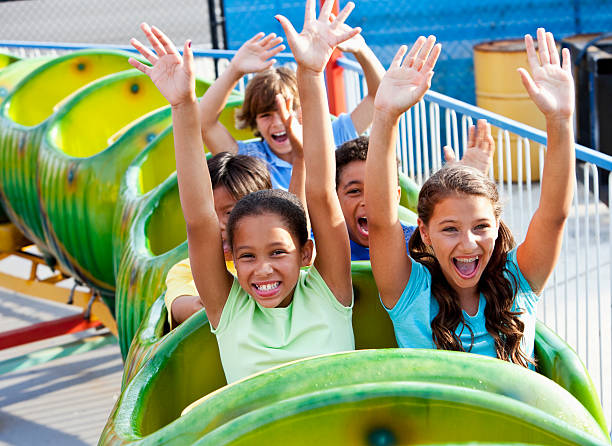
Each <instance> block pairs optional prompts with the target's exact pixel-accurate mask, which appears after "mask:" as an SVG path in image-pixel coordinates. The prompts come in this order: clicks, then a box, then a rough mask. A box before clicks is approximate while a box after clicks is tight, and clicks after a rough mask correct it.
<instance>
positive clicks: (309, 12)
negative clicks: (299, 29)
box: [304, 0, 317, 26]
mask: <svg viewBox="0 0 612 446" xmlns="http://www.w3.org/2000/svg"><path fill="white" fill-rule="evenodd" d="M316 19H317V6H316V4H315V0H306V9H305V11H304V26H306V24H307V23H310V22H312V21H313V20H316Z"/></svg>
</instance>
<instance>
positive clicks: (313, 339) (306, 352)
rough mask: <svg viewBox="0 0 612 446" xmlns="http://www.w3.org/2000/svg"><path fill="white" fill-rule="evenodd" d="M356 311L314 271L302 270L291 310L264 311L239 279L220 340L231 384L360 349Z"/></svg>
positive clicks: (223, 315) (222, 323)
mask: <svg viewBox="0 0 612 446" xmlns="http://www.w3.org/2000/svg"><path fill="white" fill-rule="evenodd" d="M352 314H353V308H352V305H351V306H350V307H345V306H344V305H342V304H341V303H340V302H338V300H337V299H336V297H335V296H334V295H333V293H332V292H331V290H330V289H329V287H328V286H327V284H326V283H325V281H324V280H323V278H322V277H321V275H320V274H319V272H318V271H317V270H316V268H315V267H311V268H310V269H309V270H308V271H301V272H300V277H299V279H298V282H297V284H296V287H295V291H294V293H293V300H292V301H291V303H290V304H289V306H287V307H286V308H264V307H262V306H261V305H259V304H258V303H257V302H256V301H255V300H254V299H253V298H251V297H250V296H249V295H248V294H247V292H246V291H244V290H243V289H242V287H241V286H240V284H239V283H238V280H237V279H236V278H234V283H233V284H232V288H231V291H230V293H229V296H228V298H227V302H226V303H225V306H224V307H223V312H222V313H221V318H220V320H219V325H218V326H217V328H216V329H212V332H213V333H214V334H215V335H216V336H217V342H218V344H219V352H220V355H221V363H222V364H223V371H224V372H225V377H226V379H227V382H228V383H232V382H234V381H237V380H239V379H242V378H244V377H246V376H249V375H251V374H253V373H257V372H260V371H262V370H265V369H268V368H270V367H275V366H278V365H281V364H284V363H286V362H289V361H295V360H297V359H302V358H306V357H309V356H316V355H321V354H325V353H336V352H342V351H348V350H354V349H355V338H354V336H353V322H352Z"/></svg>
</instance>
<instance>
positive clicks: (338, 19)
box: [330, 2, 355, 27]
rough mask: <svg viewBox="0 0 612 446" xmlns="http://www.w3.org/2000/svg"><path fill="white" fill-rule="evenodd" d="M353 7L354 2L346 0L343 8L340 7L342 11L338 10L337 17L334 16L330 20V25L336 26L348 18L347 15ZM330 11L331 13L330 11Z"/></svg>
mask: <svg viewBox="0 0 612 446" xmlns="http://www.w3.org/2000/svg"><path fill="white" fill-rule="evenodd" d="M332 3H333V2H332ZM353 9H355V3H353V2H348V3H347V4H346V5H345V6H344V8H342V11H340V13H339V14H338V17H336V18H335V19H334V21H333V22H332V26H333V27H337V26H339V25H341V24H343V23H344V22H345V21H346V19H347V18H348V16H349V15H350V13H351V12H352V11H353ZM330 13H331V11H330Z"/></svg>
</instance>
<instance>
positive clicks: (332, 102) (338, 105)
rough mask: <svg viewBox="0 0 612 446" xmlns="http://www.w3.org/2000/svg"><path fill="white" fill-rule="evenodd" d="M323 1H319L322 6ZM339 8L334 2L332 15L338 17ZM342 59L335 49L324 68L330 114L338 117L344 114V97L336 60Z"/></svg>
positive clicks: (342, 80) (340, 72)
mask: <svg viewBox="0 0 612 446" xmlns="http://www.w3.org/2000/svg"><path fill="white" fill-rule="evenodd" d="M324 1H325V0H321V5H323V3H324ZM339 10H340V8H339V7H338V1H336V2H334V9H333V13H334V14H336V15H338V12H339ZM340 57H342V53H341V52H340V50H338V49H335V50H334V52H333V53H332V55H331V58H330V59H329V62H328V63H327V67H325V79H326V82H327V100H328V102H329V111H330V113H332V114H334V115H336V116H338V115H339V114H340V113H344V112H346V97H345V96H344V78H343V71H344V70H343V68H342V67H340V66H338V64H337V63H336V60H338V59H339V58H340Z"/></svg>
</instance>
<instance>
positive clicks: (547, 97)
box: [519, 28, 574, 118]
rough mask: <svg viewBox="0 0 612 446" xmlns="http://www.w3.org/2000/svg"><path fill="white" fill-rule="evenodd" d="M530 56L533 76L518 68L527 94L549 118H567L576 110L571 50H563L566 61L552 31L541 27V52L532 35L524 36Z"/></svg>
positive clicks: (539, 37)
mask: <svg viewBox="0 0 612 446" xmlns="http://www.w3.org/2000/svg"><path fill="white" fill-rule="evenodd" d="M525 47H526V49H527V59H528V61H529V65H530V68H531V72H532V73H533V77H532V76H530V75H529V73H528V72H527V71H526V70H524V69H523V68H520V69H519V73H520V74H521V79H522V81H523V85H524V86H525V88H526V89H527V93H528V94H529V96H530V97H531V99H532V100H533V102H535V104H536V105H537V107H538V108H539V109H540V111H541V112H542V113H543V114H544V115H545V116H547V117H552V118H554V117H559V118H564V117H568V116H571V114H572V113H573V111H574V82H573V80H572V73H571V66H570V55H569V50H567V48H566V49H564V50H563V63H562V64H561V63H560V61H559V54H558V53H557V47H556V45H555V40H554V38H553V35H552V34H551V33H547V32H545V31H544V29H543V28H539V29H538V53H539V58H538V55H537V54H536V50H535V48H534V44H533V39H532V38H531V36H529V35H527V36H525Z"/></svg>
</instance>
